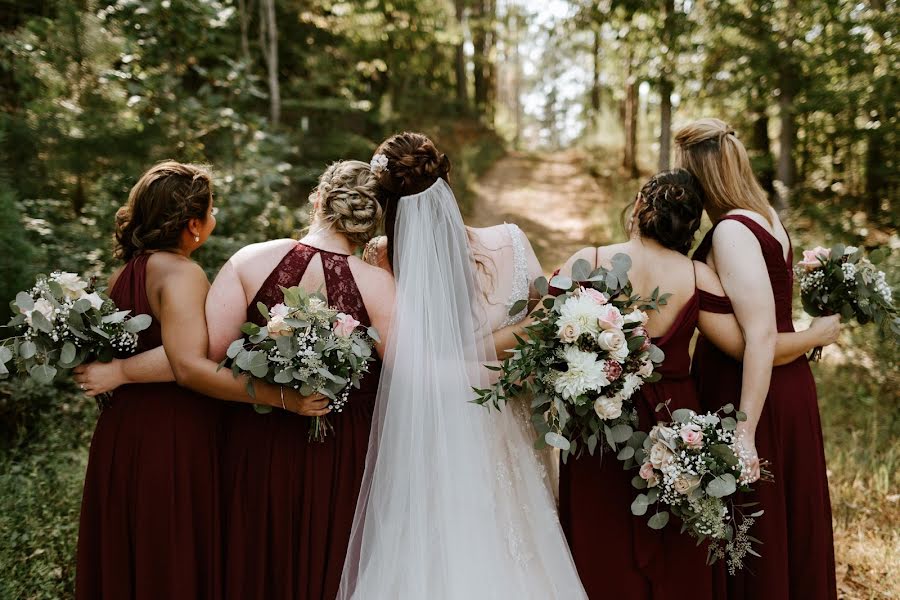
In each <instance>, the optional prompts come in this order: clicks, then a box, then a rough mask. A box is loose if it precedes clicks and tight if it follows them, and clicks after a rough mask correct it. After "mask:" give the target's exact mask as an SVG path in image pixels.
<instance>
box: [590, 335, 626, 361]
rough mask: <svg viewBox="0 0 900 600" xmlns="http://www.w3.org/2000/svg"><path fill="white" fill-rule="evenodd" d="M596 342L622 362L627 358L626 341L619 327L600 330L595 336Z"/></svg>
mask: <svg viewBox="0 0 900 600" xmlns="http://www.w3.org/2000/svg"><path fill="white" fill-rule="evenodd" d="M597 343H598V344H599V345H600V347H601V348H603V349H604V350H606V351H607V352H609V354H610V356H612V357H613V358H614V359H615V360H617V361H619V362H624V361H625V359H626V358H628V342H627V340H626V339H625V334H624V333H623V332H622V330H621V329H607V330H606V331H603V332H601V333H600V335H598V336H597Z"/></svg>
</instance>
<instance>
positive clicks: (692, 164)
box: [675, 119, 772, 222]
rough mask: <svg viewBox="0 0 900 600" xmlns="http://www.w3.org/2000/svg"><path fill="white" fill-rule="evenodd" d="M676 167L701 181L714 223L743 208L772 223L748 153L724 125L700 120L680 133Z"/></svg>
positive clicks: (767, 203)
mask: <svg viewBox="0 0 900 600" xmlns="http://www.w3.org/2000/svg"><path fill="white" fill-rule="evenodd" d="M675 164H676V165H677V166H678V167H681V168H684V169H687V170H688V171H690V172H691V173H693V174H694V175H695V176H696V177H697V179H699V180H700V185H702V186H703V191H704V193H705V195H706V209H707V211H709V212H710V213H712V214H711V216H712V217H713V218H714V219H715V218H717V217H718V216H720V215H722V214H724V213H726V212H728V211H730V210H734V209H738V208H740V209H744V210H752V211H754V212H757V213H759V214H760V215H762V216H763V217H765V219H766V220H767V221H769V222H771V220H772V215H771V211H770V206H769V199H768V197H767V196H766V193H765V192H764V191H763V189H762V186H760V185H759V182H758V181H757V180H756V176H755V175H754V174H753V168H752V167H751V166H750V158H749V157H748V156H747V150H746V148H744V145H743V144H742V143H741V141H740V140H739V139H737V136H736V135H735V132H734V129H732V128H731V127H729V126H728V125H727V124H726V123H725V122H724V121H720V120H719V119H699V120H697V121H694V122H692V123H688V124H687V125H686V126H684V127H682V128H681V129H679V130H678V131H677V132H676V133H675Z"/></svg>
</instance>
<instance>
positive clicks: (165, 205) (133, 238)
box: [115, 160, 212, 261]
mask: <svg viewBox="0 0 900 600" xmlns="http://www.w3.org/2000/svg"><path fill="white" fill-rule="evenodd" d="M210 202H212V173H211V172H210V170H209V169H208V168H207V167H205V166H202V165H195V164H185V163H179V162H175V161H173V160H167V161H163V162H161V163H158V164H156V165H154V166H153V167H151V168H150V169H149V170H148V171H147V172H146V173H144V174H143V175H141V178H140V179H139V180H138V182H137V183H136V184H135V185H134V187H133V188H131V192H130V193H129V194H128V203H127V204H126V205H125V206H123V207H121V208H120V209H119V210H118V211H117V212H116V233H115V239H116V248H115V256H116V258H120V259H122V260H124V261H129V260H131V259H132V258H134V257H135V256H137V255H138V254H141V253H142V252H145V251H147V250H170V249H173V248H177V247H178V244H179V243H180V241H181V232H182V231H184V228H185V227H187V224H188V222H189V221H190V220H191V219H200V220H201V221H205V220H206V218H207V215H208V213H209V204H210Z"/></svg>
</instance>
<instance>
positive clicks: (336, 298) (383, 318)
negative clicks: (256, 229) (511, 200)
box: [206, 161, 394, 600]
mask: <svg viewBox="0 0 900 600" xmlns="http://www.w3.org/2000/svg"><path fill="white" fill-rule="evenodd" d="M310 203H311V204H312V223H311V225H310V230H309V232H308V233H307V235H306V236H304V237H303V238H301V239H300V240H299V241H297V240H293V239H281V240H272V241H268V242H263V243H260V244H252V245H250V246H246V247H245V248H242V249H241V250H239V251H238V252H237V253H235V255H234V256H232V257H231V259H230V260H229V261H228V262H227V263H226V264H225V266H224V267H223V268H222V270H221V271H220V272H219V274H218V276H217V277H216V280H215V281H214V282H213V285H212V289H211V290H210V293H209V297H208V299H207V305H206V312H207V318H208V319H209V322H210V355H211V356H212V357H213V358H214V359H216V360H219V359H221V358H223V357H224V356H225V351H226V350H227V348H228V345H229V344H230V343H231V342H232V341H233V340H235V339H236V338H238V337H240V336H241V331H240V328H241V325H242V324H243V323H244V322H245V321H248V320H250V321H254V322H256V323H257V324H259V325H265V321H264V319H263V318H262V317H261V315H260V314H259V311H258V310H257V308H256V304H257V302H262V303H263V304H265V305H266V306H273V305H275V304H278V303H280V302H283V300H284V294H283V293H282V292H281V288H289V287H293V286H298V285H299V286H300V287H302V288H303V289H305V290H307V291H308V292H316V291H319V292H321V293H322V294H324V295H325V296H326V297H327V300H328V304H329V305H331V306H332V307H334V308H336V309H337V310H339V311H341V312H343V313H345V314H348V315H350V316H352V317H353V318H355V319H356V320H357V321H359V322H360V323H362V325H364V326H368V325H372V326H374V327H375V328H376V329H377V330H378V331H379V332H380V333H381V339H382V342H381V343H380V344H379V345H378V346H377V348H376V349H377V351H378V354H379V355H381V354H382V353H383V350H384V343H385V342H386V341H387V339H388V336H389V333H390V315H391V311H392V309H393V295H394V280H393V278H392V277H391V276H390V275H389V274H387V273H385V272H384V271H383V270H382V269H379V268H378V267H374V266H372V265H369V264H366V263H365V262H363V261H362V260H360V259H358V258H356V257H355V256H354V252H355V251H356V250H357V248H359V247H361V246H364V245H365V244H366V242H368V241H369V239H371V237H372V236H373V235H374V233H375V230H376V228H377V227H378V225H379V224H380V221H381V207H380V205H379V204H378V201H377V198H376V180H375V177H374V175H373V174H372V171H371V169H370V167H369V165H368V164H367V163H363V162H359V161H341V162H338V163H335V164H333V165H331V166H330V167H328V169H326V170H325V172H324V173H323V174H322V176H321V177H320V178H319V184H318V186H317V187H316V189H315V190H314V191H313V192H312V194H311V195H310ZM380 364H381V363H380V361H376V362H375V363H374V364H373V365H371V366H370V368H369V373H368V374H367V375H366V376H365V377H364V378H363V380H362V385H361V388H360V389H354V390H351V392H350V397H349V400H348V403H347V405H346V406H345V407H344V409H343V411H342V412H341V413H340V414H339V415H336V416H335V417H334V418H333V419H331V423H332V426H333V428H334V431H333V432H332V433H330V434H329V435H328V436H327V437H326V438H325V440H324V441H323V442H315V441H310V440H309V438H308V435H307V432H308V431H309V421H308V417H307V416H300V415H297V414H294V413H292V412H288V411H284V410H278V409H276V410H274V411H273V412H271V413H269V414H258V413H256V412H255V411H254V410H253V409H252V408H250V407H248V406H245V405H239V404H235V405H234V406H233V407H231V408H230V410H228V411H227V415H226V417H225V436H226V440H227V443H226V445H225V450H224V456H223V460H222V471H223V473H222V478H223V483H224V487H223V490H224V492H223V493H224V497H223V503H224V511H225V516H226V521H225V537H224V548H225V569H224V573H225V597H226V598H234V599H235V600H238V599H240V600H243V599H245V598H266V599H267V600H304V599H305V600H333V598H334V597H335V596H336V595H337V591H338V585H339V582H340V577H341V568H342V567H343V562H344V556H345V554H346V551H347V544H348V541H349V537H350V528H351V525H352V523H353V515H354V509H355V507H356V499H357V496H358V495H359V488H360V483H361V481H362V476H363V470H364V468H365V461H366V453H367V450H368V446H369V430H370V428H371V425H372V413H373V408H374V404H375V393H376V390H377V388H378V381H379V376H380V370H381V367H380ZM327 412H328V410H327V408H322V409H321V410H320V411H318V412H312V413H308V414H309V416H315V415H321V414H326V413H327Z"/></svg>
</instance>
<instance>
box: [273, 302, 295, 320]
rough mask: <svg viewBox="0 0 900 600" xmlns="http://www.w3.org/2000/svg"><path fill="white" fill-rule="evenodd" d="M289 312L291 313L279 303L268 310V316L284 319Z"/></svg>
mask: <svg viewBox="0 0 900 600" xmlns="http://www.w3.org/2000/svg"><path fill="white" fill-rule="evenodd" d="M290 312H291V309H290V308H288V307H287V306H285V305H284V304H280V303H279V304H276V305H275V306H273V307H272V308H271V309H269V316H270V317H282V318H284V317H286V316H288V313H290Z"/></svg>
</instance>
